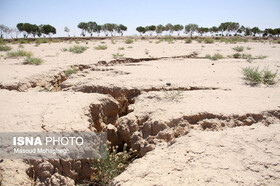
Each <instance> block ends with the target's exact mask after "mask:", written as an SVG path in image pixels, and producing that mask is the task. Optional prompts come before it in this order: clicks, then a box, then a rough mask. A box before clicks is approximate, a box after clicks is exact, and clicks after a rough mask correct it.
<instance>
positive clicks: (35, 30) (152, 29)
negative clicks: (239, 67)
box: [0, 21, 280, 38]
mask: <svg viewBox="0 0 280 186" xmlns="http://www.w3.org/2000/svg"><path fill="white" fill-rule="evenodd" d="M77 27H78V28H79V29H81V36H86V35H87V34H89V35H90V36H93V34H97V36H99V35H100V33H101V32H103V33H104V35H105V36H108V35H109V33H110V35H111V36H114V35H116V34H119V35H120V36H123V33H124V32H125V31H127V27H126V26H125V25H123V24H114V23H105V24H103V25H99V24H97V23H96V22H93V21H89V22H80V23H79V24H78V25H77ZM64 31H65V32H67V33H68V37H70V34H69V32H70V29H69V28H68V27H65V28H64ZM136 31H137V32H139V34H140V35H144V34H145V33H147V34H148V35H151V36H152V35H153V34H154V33H155V34H156V35H158V36H160V35H162V34H163V32H165V33H167V34H169V35H173V33H174V32H175V33H176V34H177V35H178V36H179V35H180V34H181V33H185V34H187V35H190V36H191V37H192V36H193V34H195V33H196V34H198V35H200V36H204V35H209V34H210V35H211V36H259V37H276V36H277V37H279V36H280V28H275V29H272V28H266V29H264V30H261V29H259V28H258V27H253V28H250V27H245V26H242V25H241V26H240V24H239V23H237V22H224V23H221V24H220V25H219V26H212V27H209V28H208V27H199V26H198V25H197V24H188V25H185V26H183V25H181V24H175V25H172V24H171V23H168V24H166V25H162V24H160V25H157V26H156V25H150V26H138V27H137V28H136ZM20 33H23V36H24V38H27V37H29V35H32V36H33V37H36V36H38V37H41V36H42V35H43V36H44V37H45V36H46V35H48V36H51V35H53V34H56V28H55V27H53V26H52V25H49V24H45V25H44V24H41V25H36V24H30V23H18V24H17V25H16V28H9V27H7V26H5V25H0V36H1V38H4V34H5V36H6V38H8V36H10V37H11V38H13V36H14V34H15V36H16V38H17V37H18V34H20Z"/></svg>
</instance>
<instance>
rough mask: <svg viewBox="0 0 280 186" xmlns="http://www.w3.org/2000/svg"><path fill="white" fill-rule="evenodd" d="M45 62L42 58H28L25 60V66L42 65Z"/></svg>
mask: <svg viewBox="0 0 280 186" xmlns="http://www.w3.org/2000/svg"><path fill="white" fill-rule="evenodd" d="M43 62H44V61H43V60H42V59H41V58H36V57H30V56H28V57H27V58H25V60H24V62H23V63H24V64H30V65H40V64H42V63H43Z"/></svg>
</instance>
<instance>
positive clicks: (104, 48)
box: [94, 45, 108, 50]
mask: <svg viewBox="0 0 280 186" xmlns="http://www.w3.org/2000/svg"><path fill="white" fill-rule="evenodd" d="M107 48H108V47H107V46H106V45H98V46H97V47H94V49H95V50H106V49H107Z"/></svg>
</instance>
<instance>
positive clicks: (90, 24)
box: [86, 21, 97, 37]
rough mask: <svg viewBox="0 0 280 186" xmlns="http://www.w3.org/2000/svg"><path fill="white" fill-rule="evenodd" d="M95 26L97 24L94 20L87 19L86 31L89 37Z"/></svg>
mask: <svg viewBox="0 0 280 186" xmlns="http://www.w3.org/2000/svg"><path fill="white" fill-rule="evenodd" d="M96 26H97V23H96V22H92V21H89V22H88V23H87V28H86V31H87V32H88V33H89V34H90V36H91V37H92V34H93V33H94V32H95V31H96Z"/></svg>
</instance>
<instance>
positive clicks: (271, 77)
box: [262, 67, 278, 85]
mask: <svg viewBox="0 0 280 186" xmlns="http://www.w3.org/2000/svg"><path fill="white" fill-rule="evenodd" d="M277 73H278V71H276V72H275V73H273V72H271V71H270V70H268V68H267V67H266V68H265V69H263V71H262V79H263V83H264V84H267V85H274V84H276V83H277V81H276V80H275V78H276V76H277Z"/></svg>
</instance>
